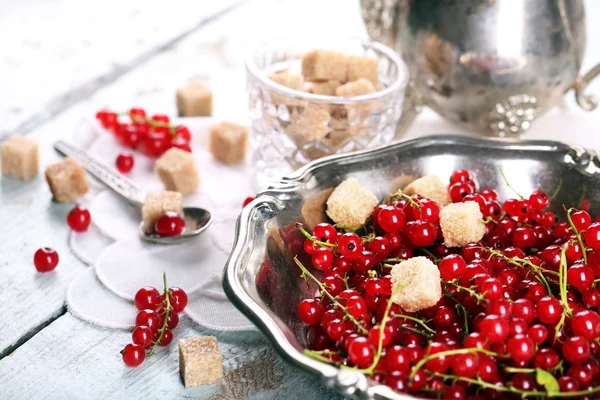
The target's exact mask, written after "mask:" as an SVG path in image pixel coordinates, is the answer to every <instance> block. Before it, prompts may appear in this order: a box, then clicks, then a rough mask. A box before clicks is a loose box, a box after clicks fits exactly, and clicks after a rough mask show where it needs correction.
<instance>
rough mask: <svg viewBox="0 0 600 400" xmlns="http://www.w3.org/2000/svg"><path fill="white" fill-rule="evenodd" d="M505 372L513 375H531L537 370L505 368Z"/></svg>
mask: <svg viewBox="0 0 600 400" xmlns="http://www.w3.org/2000/svg"><path fill="white" fill-rule="evenodd" d="M504 371H506V372H510V373H512V374H516V373H519V372H525V373H527V374H531V373H533V372H535V368H517V367H505V368H504Z"/></svg>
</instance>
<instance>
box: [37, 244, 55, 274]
mask: <svg viewBox="0 0 600 400" xmlns="http://www.w3.org/2000/svg"><path fill="white" fill-rule="evenodd" d="M33 265H35V269H37V270H38V272H49V271H52V270H53V269H54V268H56V266H57V265H58V253H57V252H56V251H55V250H54V249H51V248H50V247H42V248H41V249H39V250H38V251H36V252H35V254H34V256H33Z"/></svg>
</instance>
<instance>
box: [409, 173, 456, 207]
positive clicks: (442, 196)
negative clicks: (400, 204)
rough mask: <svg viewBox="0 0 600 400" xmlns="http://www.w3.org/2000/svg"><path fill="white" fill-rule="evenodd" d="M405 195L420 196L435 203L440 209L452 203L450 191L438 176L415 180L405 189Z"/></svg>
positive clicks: (427, 176) (426, 176)
mask: <svg viewBox="0 0 600 400" xmlns="http://www.w3.org/2000/svg"><path fill="white" fill-rule="evenodd" d="M404 193H405V194H407V195H409V196H412V195H415V194H420V195H421V196H423V197H427V198H428V199H431V200H433V201H435V202H436V203H437V205H438V206H440V207H443V206H445V205H446V204H448V203H450V196H449V195H448V189H446V185H444V184H443V183H442V181H441V180H440V178H439V177H438V176H437V175H425V176H423V177H421V178H419V179H415V180H414V181H412V182H411V183H409V184H408V185H407V186H406V187H405V188H404Z"/></svg>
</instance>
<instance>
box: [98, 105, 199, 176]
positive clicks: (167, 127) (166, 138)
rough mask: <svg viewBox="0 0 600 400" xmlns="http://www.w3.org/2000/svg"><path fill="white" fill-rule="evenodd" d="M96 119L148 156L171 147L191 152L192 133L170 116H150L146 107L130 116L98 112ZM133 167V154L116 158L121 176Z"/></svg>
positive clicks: (120, 138)
mask: <svg viewBox="0 0 600 400" xmlns="http://www.w3.org/2000/svg"><path fill="white" fill-rule="evenodd" d="M96 119H98V121H99V122H100V123H101V124H102V126H103V127H105V128H106V129H108V130H110V131H111V132H112V133H113V134H114V135H115V138H116V139H117V141H118V142H119V143H121V144H122V145H123V146H125V147H129V148H131V149H134V150H136V149H137V150H141V151H142V153H144V154H145V155H147V156H149V157H159V156H161V155H162V154H163V153H164V152H165V151H167V150H169V149H170V148H172V147H176V148H178V149H181V150H185V151H187V152H190V153H191V152H192V149H191V147H190V143H191V140H192V135H191V133H190V130H189V129H188V128H187V127H186V126H184V125H173V124H171V123H170V119H169V117H168V116H167V115H163V114H156V115H153V116H152V117H147V116H146V111H145V110H144V109H143V108H132V109H130V110H129V112H127V113H116V112H113V111H110V110H101V111H98V112H97V113H96ZM133 165H134V158H133V155H132V154H131V153H129V152H123V153H121V154H120V155H119V156H118V157H117V160H116V166H117V169H118V170H119V171H120V172H121V173H127V172H129V171H131V169H132V168H133Z"/></svg>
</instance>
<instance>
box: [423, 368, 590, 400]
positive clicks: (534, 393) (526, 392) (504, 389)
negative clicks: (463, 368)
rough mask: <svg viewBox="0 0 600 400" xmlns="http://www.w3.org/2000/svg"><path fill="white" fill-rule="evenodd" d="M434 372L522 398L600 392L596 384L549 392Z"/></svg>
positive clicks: (453, 379)
mask: <svg viewBox="0 0 600 400" xmlns="http://www.w3.org/2000/svg"><path fill="white" fill-rule="evenodd" d="M432 374H433V375H434V376H439V377H440V378H442V379H444V380H446V379H450V380H452V381H463V382H467V383H471V384H474V385H479V386H481V387H482V388H486V389H493V390H498V391H501V392H511V393H518V394H520V395H521V397H522V398H524V397H527V396H533V397H535V396H542V397H546V396H552V398H556V397H577V396H585V395H588V394H592V393H597V392H600V386H596V387H594V388H592V389H590V390H578V391H576V392H552V393H548V392H540V391H537V390H521V389H517V388H515V387H514V386H496V385H494V384H492V383H488V382H486V381H484V380H482V379H471V378H465V377H462V376H457V375H449V374H442V373H439V372H432Z"/></svg>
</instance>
